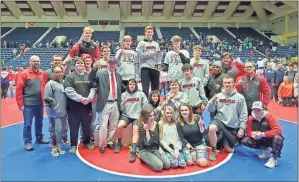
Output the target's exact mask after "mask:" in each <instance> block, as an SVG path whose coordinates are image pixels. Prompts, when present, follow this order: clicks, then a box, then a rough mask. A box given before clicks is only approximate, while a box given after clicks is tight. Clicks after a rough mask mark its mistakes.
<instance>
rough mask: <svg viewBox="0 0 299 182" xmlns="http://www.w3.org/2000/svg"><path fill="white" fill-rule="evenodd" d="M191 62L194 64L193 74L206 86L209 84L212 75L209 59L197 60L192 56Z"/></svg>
mask: <svg viewBox="0 0 299 182" xmlns="http://www.w3.org/2000/svg"><path fill="white" fill-rule="evenodd" d="M190 64H191V66H193V76H195V77H197V78H199V80H202V81H203V85H204V86H205V85H207V83H208V79H209V75H210V68H209V67H210V66H209V60H206V59H201V58H200V59H199V60H195V58H192V59H191V60H190Z"/></svg>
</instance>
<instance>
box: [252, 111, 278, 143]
mask: <svg viewBox="0 0 299 182" xmlns="http://www.w3.org/2000/svg"><path fill="white" fill-rule="evenodd" d="M264 118H265V119H266V120H267V121H268V123H269V125H270V128H271V130H269V131H266V132H264V134H265V138H272V137H274V136H282V130H281V126H280V124H279V122H278V120H277V119H276V118H275V117H274V116H273V115H272V114H270V113H267V114H266V116H265V117H264ZM253 120H256V119H255V118H254V117H253V116H249V118H248V119H247V121H246V131H247V136H249V137H252V125H251V123H252V121H253Z"/></svg>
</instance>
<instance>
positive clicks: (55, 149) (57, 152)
mask: <svg viewBox="0 0 299 182" xmlns="http://www.w3.org/2000/svg"><path fill="white" fill-rule="evenodd" d="M51 154H52V156H53V157H59V150H58V148H57V147H52V150H51Z"/></svg>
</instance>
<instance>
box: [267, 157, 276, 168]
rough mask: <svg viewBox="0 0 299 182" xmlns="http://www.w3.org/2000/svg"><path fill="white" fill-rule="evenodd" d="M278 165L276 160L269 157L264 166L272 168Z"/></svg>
mask: <svg viewBox="0 0 299 182" xmlns="http://www.w3.org/2000/svg"><path fill="white" fill-rule="evenodd" d="M277 165H278V161H277V159H274V157H271V158H270V159H269V160H268V161H267V162H266V163H265V166H266V167H267V168H274V167H275V166H277Z"/></svg>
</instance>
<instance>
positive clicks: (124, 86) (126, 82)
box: [121, 80, 129, 93]
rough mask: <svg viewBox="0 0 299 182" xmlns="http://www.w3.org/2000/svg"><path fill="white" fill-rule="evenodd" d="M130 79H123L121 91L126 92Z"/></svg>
mask: <svg viewBox="0 0 299 182" xmlns="http://www.w3.org/2000/svg"><path fill="white" fill-rule="evenodd" d="M128 84H129V80H123V81H122V84H121V93H124V92H125V91H126V90H127V87H128Z"/></svg>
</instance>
